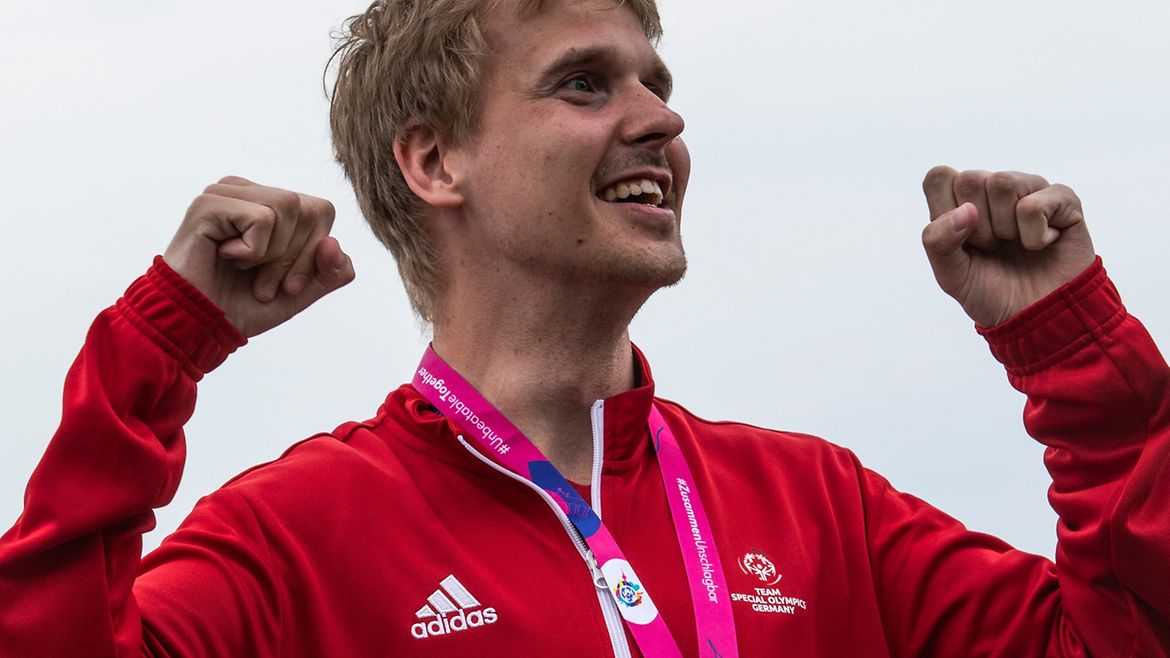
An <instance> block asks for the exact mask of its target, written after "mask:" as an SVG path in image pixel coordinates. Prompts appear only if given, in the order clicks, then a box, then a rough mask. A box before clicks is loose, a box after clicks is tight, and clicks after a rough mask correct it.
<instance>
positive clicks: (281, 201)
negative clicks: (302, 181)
mask: <svg viewBox="0 0 1170 658" xmlns="http://www.w3.org/2000/svg"><path fill="white" fill-rule="evenodd" d="M273 205H274V206H276V210H277V212H279V213H280V214H282V215H288V216H290V217H294V218H295V217H296V216H297V214H298V213H300V209H301V197H300V196H299V195H298V194H297V193H296V192H289V191H288V190H279V191H277V193H276V194H275V195H273Z"/></svg>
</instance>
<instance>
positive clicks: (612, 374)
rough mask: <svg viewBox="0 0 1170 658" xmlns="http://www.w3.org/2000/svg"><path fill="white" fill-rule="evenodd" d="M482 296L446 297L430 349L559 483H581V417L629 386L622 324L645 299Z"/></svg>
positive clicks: (584, 437) (584, 441) (587, 450)
mask: <svg viewBox="0 0 1170 658" xmlns="http://www.w3.org/2000/svg"><path fill="white" fill-rule="evenodd" d="M461 280H466V278H463V279H461ZM453 288H454V287H453ZM484 288H485V287H484V286H466V287H465V288H464V289H462V290H460V289H457V288H454V289H448V290H447V291H446V293H445V295H444V304H443V311H444V312H443V313H441V314H440V315H439V317H437V318H436V321H435V326H434V331H435V333H434V347H435V351H436V352H437V353H438V354H439V356H441V357H443V359H444V360H445V361H447V363H449V364H450V365H451V367H452V368H454V369H455V370H456V371H458V372H459V374H461V375H462V376H463V377H464V378H465V379H467V381H469V382H470V383H471V384H472V385H473V386H475V388H476V390H478V391H479V392H480V393H481V394H482V395H483V396H484V397H485V398H487V400H488V401H489V402H491V403H492V404H493V405H495V407H496V408H497V409H499V410H500V412H501V413H503V414H504V415H505V416H506V417H507V418H508V419H509V420H510V421H512V423H513V424H515V425H516V427H517V428H519V429H520V431H521V432H523V433H524V435H525V436H527V437H528V439H529V440H530V441H532V443H533V444H534V445H535V446H536V447H537V448H539V449H540V451H541V452H543V453H544V455H545V456H546V457H547V458H548V459H549V461H551V462H552V463H553V465H554V466H556V467H557V468H558V469H559V470H560V471H561V473H562V474H563V475H564V476H565V477H566V478H568V479H569V480H572V481H574V482H578V483H587V482H589V478H590V472H591V470H592V464H593V432H592V424H591V422H590V414H589V412H590V409H591V407H592V405H593V403H594V402H595V401H596V400H599V399H604V398H607V397H609V396H611V395H615V394H617V393H620V392H622V391H626V390H629V389H630V388H632V387H633V386H634V376H635V373H634V364H633V358H632V356H631V352H630V339H629V332H628V326H629V322H630V320H631V319H632V318H633V315H634V313H635V312H636V311H637V308H638V307H639V306H641V303H642V302H643V301H645V296H643V297H642V299H640V300H633V301H630V302H628V303H625V304H621V303H616V302H617V301H618V299H619V296H615V295H613V294H593V295H588V294H585V291H566V290H564V289H563V288H561V287H558V286H549V285H547V283H546V284H545V285H542V286H537V287H536V288H535V289H529V290H527V291H526V294H519V292H518V291H520V290H523V288H516V287H511V288H509V287H503V288H501V287H492V286H488V287H487V289H484ZM492 290H496V291H499V290H504V291H506V294H505V295H499V294H494V295H493V294H491V291H492ZM610 292H611V293H612V291H610Z"/></svg>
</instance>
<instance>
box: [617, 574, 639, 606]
mask: <svg viewBox="0 0 1170 658" xmlns="http://www.w3.org/2000/svg"><path fill="white" fill-rule="evenodd" d="M613 594H614V597H615V598H617V600H618V602H619V603H621V604H622V605H624V606H626V607H627V608H632V607H634V606H636V605H640V604H641V603H642V586H641V585H639V584H638V583H636V582H634V581H632V580H630V578H629V577H628V576H626V574H624V573H623V574H622V578H621V580H619V581H618V582H617V584H616V585H614V586H613Z"/></svg>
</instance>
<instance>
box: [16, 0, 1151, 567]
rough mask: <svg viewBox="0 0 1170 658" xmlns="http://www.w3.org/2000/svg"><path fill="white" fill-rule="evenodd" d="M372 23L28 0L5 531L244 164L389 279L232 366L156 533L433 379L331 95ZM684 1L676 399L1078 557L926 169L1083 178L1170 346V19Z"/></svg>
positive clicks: (672, 381)
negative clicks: (196, 201)
mask: <svg viewBox="0 0 1170 658" xmlns="http://www.w3.org/2000/svg"><path fill="white" fill-rule="evenodd" d="M363 8H364V5H363V4H360V3H349V2H336V1H333V2H321V1H317V2H307V1H305V0H295V1H285V2H273V1H265V2H251V3H234V2H232V3H229V2H226V1H224V0H205V1H203V2H198V3H194V2H183V3H173V2H144V1H137V2H132V1H127V2H120V3H80V2H77V3H66V4H61V3H35V4H34V3H19V4H18V3H4V4H3V5H0V26H2V27H0V30H2V33H3V38H0V56H2V61H3V62H4V65H3V66H2V67H0V89H3V92H2V93H3V100H2V102H0V191H2V193H3V199H4V202H3V205H2V210H0V221H2V222H3V235H4V237H5V240H4V248H3V252H2V253H3V258H2V259H0V277H2V280H3V281H5V283H6V285H4V286H2V287H0V308H3V309H4V321H3V322H0V344H2V345H3V348H2V350H0V373H2V374H0V393H2V394H0V418H3V419H4V423H5V433H6V436H5V437H4V438H3V440H0V526H3V527H4V528H7V527H8V526H9V525H10V524H11V523H12V522H13V521H14V520H15V519H16V517H17V515H18V514H19V512H20V509H21V499H22V495H23V491H24V483H25V482H26V480H27V478H28V476H29V474H30V473H31V471H32V469H33V467H34V466H35V464H36V461H37V459H38V458H39V456H40V454H41V453H42V451H43V450H44V447H45V445H46V443H47V441H48V439H49V437H50V436H51V434H52V432H53V430H54V428H55V426H56V423H57V421H58V419H59V413H60V411H59V408H60V390H61V381H62V379H63V377H64V374H65V371H66V369H67V367H68V365H69V363H70V362H71V361H72V359H73V357H74V356H75V354H76V351H77V349H78V348H79V346H80V345H81V342H82V339H83V337H84V334H85V331H86V328H87V327H88V325H89V322H90V320H91V319H92V317H93V316H94V315H95V314H96V313H97V312H98V311H99V310H100V309H102V308H103V307H105V306H107V305H109V304H110V303H112V302H113V301H114V299H116V298H117V296H118V295H119V294H120V293H121V291H122V290H124V289H125V287H126V286H127V285H128V284H129V283H130V281H131V280H133V278H134V277H136V276H137V275H138V274H140V273H141V272H142V271H144V270H145V268H146V267H147V266H148V265H149V263H150V259H151V257H152V256H153V255H154V254H156V253H160V252H161V251H162V250H163V249H164V248H165V246H166V244H167V242H168V241H169V239H170V236H171V234H172V233H173V232H174V230H175V228H176V227H177V225H178V222H179V220H180V218H181V217H182V216H183V213H184V211H185V209H186V207H187V204H188V203H189V202H190V200H191V199H192V198H193V197H194V196H195V195H196V194H198V193H199V191H200V190H201V189H202V188H203V187H204V186H205V185H206V184H208V183H210V182H213V181H214V180H216V179H217V178H219V177H220V176H222V175H225V174H229V173H230V174H239V175H244V176H247V177H250V178H253V179H254V180H257V181H260V182H263V183H266V184H271V185H278V186H282V187H287V188H291V189H296V190H300V191H304V192H309V193H312V194H317V195H320V196H325V197H328V198H330V199H331V200H333V201H334V203H335V204H336V205H337V207H338V221H337V225H336V229H335V234H336V235H338V236H339V239H340V240H341V242H342V244H343V246H344V247H346V248H347V250H348V251H349V252H350V253H351V254H352V255H353V257H354V260H355V263H356V266H357V270H358V279H357V281H356V282H355V283H354V284H353V285H351V286H350V287H349V288H347V289H345V290H343V291H341V292H339V293H337V294H335V295H334V296H332V297H330V298H327V299H325V300H324V301H322V302H321V303H319V304H318V305H317V306H315V307H314V308H312V309H310V310H309V311H308V312H306V313H305V314H303V315H302V316H299V317H298V318H296V320H295V321H293V322H291V323H289V324H288V325H286V326H283V327H281V328H279V329H278V330H275V331H273V332H271V333H269V334H266V335H263V336H261V337H259V338H257V339H254V340H253V341H252V342H251V343H250V344H249V345H248V346H247V347H246V348H245V349H243V350H242V351H240V352H238V353H237V354H236V355H234V356H233V357H232V358H231V359H230V360H229V361H228V362H227V363H226V364H225V365H224V366H223V367H222V368H221V369H220V370H219V371H217V372H215V373H213V374H212V375H210V376H208V377H207V378H206V379H205V380H204V383H203V384H202V385H201V389H200V400H199V405H198V409H197V411H196V415H195V418H194V419H193V420H192V421H191V423H189V425H188V428H187V429H188V449H189V459H188V462H187V468H186V473H185V475H184V479H183V482H182V486H181V487H180V489H179V493H178V496H177V497H176V500H175V501H174V503H172V505H170V506H169V507H167V508H165V509H164V510H162V511H160V513H159V524H160V530H159V531H156V532H155V533H152V534H151V535H150V536H148V537H147V540H146V544H147V546H148V548H149V547H153V546H154V545H156V544H157V543H158V541H160V540H161V537H162V534H164V533H167V532H170V531H171V530H172V529H173V528H174V527H175V525H177V523H178V522H179V520H180V519H181V518H182V517H183V516H185V515H186V514H187V512H188V511H189V510H190V508H191V506H192V505H193V504H194V502H195V500H196V499H197V498H198V497H199V496H201V495H203V494H205V493H207V492H210V491H212V490H213V489H215V488H216V487H217V486H219V485H220V484H221V483H223V482H224V481H225V480H226V479H228V478H229V477H231V476H232V475H234V474H235V473H237V472H239V471H241V470H243V469H244V468H246V467H248V466H250V465H252V464H255V463H258V462H262V461H266V460H269V459H273V458H275V457H276V456H278V455H279V454H280V453H281V452H282V450H283V449H284V448H285V447H286V446H287V445H288V444H290V443H292V442H293V441H295V440H297V439H299V438H302V437H304V436H308V435H310V434H312V433H314V432H316V431H319V430H328V429H331V428H333V427H334V426H336V425H337V424H339V423H340V422H342V421H344V420H348V419H363V418H367V417H370V416H372V415H373V413H374V412H375V410H376V408H377V407H378V405H379V404H380V403H381V401H382V399H383V398H384V396H385V394H386V393H387V392H388V391H389V390H390V389H391V388H393V387H395V386H397V385H398V384H399V383H400V382H402V381H404V380H406V379H407V378H408V376H409V375H410V373H411V371H412V368H413V367H414V365H415V364H416V362H417V358H418V356H419V354H420V352H421V349H422V347H423V345H424V344H425V338H424V337H423V335H422V334H421V332H420V331H419V327H418V325H417V323H416V322H415V320H414V319H413V317H412V316H411V314H410V312H409V310H408V306H407V303H406V300H405V296H404V294H403V292H402V289H401V286H400V284H399V282H398V280H397V275H396V272H395V270H394V267H393V265H392V262H391V258H390V256H389V255H388V254H387V253H386V252H384V251H383V250H382V249H381V248H380V246H379V245H378V244H377V242H376V241H375V240H374V239H373V238H372V236H371V234H370V233H369V231H368V229H367V228H366V226H365V224H364V221H363V220H362V218H361V217H360V215H359V214H358V212H357V210H356V207H355V203H354V201H353V195H352V192H351V190H350V188H349V186H348V184H347V183H346V182H345V181H344V179H343V178H342V176H341V174H340V172H339V169H338V168H337V166H336V165H335V164H334V163H333V160H332V156H331V152H330V146H329V138H328V126H327V104H326V101H325V100H324V97H323V93H322V88H321V70H322V66H323V64H324V62H325V60H326V59H327V57H328V55H329V52H330V45H331V42H330V39H329V33H330V31H331V30H332V29H335V28H337V27H339V26H340V25H341V22H342V20H343V19H344V18H345V17H346V16H348V15H350V14H352V13H355V12H357V11H360V10H361V9H363ZM662 12H663V18H664V24H665V26H666V29H667V33H666V37H665V39H664V40H663V43H662V52H663V55H664V57H665V58H666V60H667V62H668V64H669V65H670V66H671V68H672V69H673V71H674V74H675V78H676V87H677V92H676V96H675V100H674V103H673V104H674V106H675V108H676V109H677V110H679V111H680V112H681V113H682V114H683V116H684V117H685V118H686V119H687V122H688V127H687V131H686V133H685V135H686V138H687V140H688V143H689V145H690V148H691V151H692V153H693V157H694V174H693V177H692V180H691V187H690V191H689V193H688V195H687V207H686V211H685V213H684V222H683V228H684V236H685V240H686V245H687V249H688V253H689V256H690V262H691V270H690V273H689V274H688V276H687V278H686V280H685V281H684V282H683V283H682V284H681V285H680V286H678V287H677V288H674V289H671V290H668V291H665V292H663V293H660V294H659V295H658V296H656V297H655V298H654V299H653V300H651V302H650V304H649V305H648V306H647V307H646V309H645V310H644V311H643V312H642V314H641V315H640V316H639V317H638V318H637V320H636V321H635V323H634V328H633V335H634V339H635V341H636V342H637V343H638V344H639V345H640V346H641V347H642V348H643V349H644V350H645V351H646V352H647V354H648V355H649V357H650V359H651V363H652V365H653V366H654V368H655V375H656V377H657V379H658V382H659V392H660V394H662V395H664V396H666V397H669V398H672V399H675V400H678V401H681V402H682V403H684V404H686V405H687V406H689V407H690V408H691V409H692V410H693V411H695V412H696V413H698V414H700V415H702V416H705V417H709V418H729V419H736V420H743V421H747V422H751V423H753V424H757V425H763V426H767V427H776V428H782V429H790V430H796V431H802V432H808V433H813V434H818V435H820V436H824V437H826V438H828V439H829V440H832V441H834V442H836V443H839V444H842V445H845V446H847V447H849V448H851V449H853V450H854V451H856V452H857V453H858V454H859V455H860V457H861V459H862V461H863V462H864V463H866V464H867V465H868V466H870V467H871V468H874V469H875V470H877V471H879V472H881V473H883V474H884V475H886V476H887V477H888V478H890V479H891V481H892V482H893V483H894V484H895V486H897V487H899V488H901V489H903V490H905V491H909V492H912V493H915V494H917V495H919V496H921V497H923V498H925V499H927V500H929V501H930V502H932V503H934V504H935V505H937V506H939V507H941V508H942V509H943V510H945V511H947V512H949V513H951V514H952V515H954V516H956V517H958V518H960V519H961V520H963V521H964V522H966V523H967V524H968V525H969V526H970V527H972V528H974V529H978V530H983V531H988V532H991V533H993V534H996V535H999V536H1001V537H1003V538H1005V539H1007V540H1008V541H1009V542H1011V543H1013V544H1015V545H1016V546H1018V547H1020V548H1023V549H1026V550H1030V551H1035V552H1040V553H1044V554H1047V555H1050V556H1051V555H1052V553H1053V550H1054V545H1055V536H1054V524H1055V516H1054V514H1053V513H1052V512H1051V510H1050V509H1049V507H1048V504H1047V501H1046V498H1045V494H1046V490H1047V487H1048V482H1049V481H1048V477H1047V474H1046V472H1045V470H1044V468H1043V465H1042V463H1041V452H1042V450H1041V448H1040V446H1039V445H1038V444H1035V443H1034V442H1033V441H1032V440H1031V439H1029V438H1028V437H1027V436H1026V435H1025V433H1024V432H1023V429H1022V426H1021V423H1020V412H1021V408H1022V404H1023V399H1022V396H1020V395H1019V394H1017V393H1016V392H1015V391H1013V390H1012V389H1011V388H1010V387H1009V386H1008V384H1007V381H1006V378H1005V376H1004V375H1003V372H1002V369H1001V368H1000V366H999V365H998V364H997V363H996V362H995V361H994V360H993V359H992V358H991V356H990V354H989V352H988V350H987V348H986V346H985V344H984V343H983V341H982V339H980V338H979V337H978V336H977V335H976V334H975V333H974V332H973V331H972V329H971V323H970V322H969V321H968V320H967V319H966V317H965V315H964V314H963V313H962V311H961V309H959V307H958V306H957V305H956V304H954V303H953V302H952V301H951V300H950V299H949V298H947V297H945V296H944V295H943V294H942V293H941V292H939V291H938V290H937V288H936V287H935V284H934V281H933V279H932V277H931V275H930V270H929V268H928V266H927V263H926V259H925V257H924V255H923V254H922V249H921V246H920V243H919V232H920V230H921V227H922V225H923V224H924V223H925V221H926V220H927V212H926V205H925V203H924V201H923V199H922V195H921V192H920V188H919V184H920V181H921V178H922V175H923V173H924V172H925V171H926V170H927V169H928V168H929V167H930V166H931V165H934V164H937V163H948V164H951V165H952V166H955V167H957V168H986V169H1021V170H1025V171H1033V172H1035V173H1039V174H1042V175H1044V176H1046V177H1047V178H1049V180H1051V181H1054V182H1055V181H1059V182H1064V183H1067V184H1069V185H1071V186H1072V187H1073V188H1074V189H1075V190H1077V192H1078V193H1079V194H1080V195H1081V198H1082V199H1083V201H1084V205H1085V208H1086V214H1087V217H1088V220H1089V222H1090V226H1091V228H1092V231H1093V236H1094V239H1095V241H1096V244H1097V247H1098V251H1099V252H1100V253H1102V254H1103V256H1104V258H1105V262H1106V266H1107V267H1109V269H1110V272H1111V274H1112V276H1113V278H1114V280H1115V281H1116V282H1117V284H1118V286H1119V287H1120V289H1121V291H1122V294H1123V295H1124V297H1125V299H1126V301H1127V304H1128V306H1129V307H1130V309H1131V310H1132V311H1133V312H1134V313H1135V314H1137V315H1138V316H1139V317H1141V318H1142V319H1143V320H1144V321H1145V322H1146V324H1147V326H1148V327H1149V328H1150V329H1151V331H1152V333H1153V334H1154V336H1155V337H1156V338H1158V339H1160V340H1161V341H1162V342H1163V343H1164V344H1170V310H1168V309H1167V305H1166V301H1165V300H1166V296H1165V294H1164V290H1165V288H1166V286H1165V282H1166V280H1167V278H1168V275H1170V272H1168V270H1167V263H1166V257H1165V245H1166V243H1167V239H1168V238H1170V227H1168V226H1167V223H1166V219H1167V216H1168V212H1167V208H1168V206H1170V184H1168V182H1167V181H1168V180H1170V121H1168V120H1167V118H1168V117H1170V82H1168V81H1170V40H1168V39H1166V37H1165V35H1166V34H1167V33H1170V5H1168V4H1167V3H1165V2H1163V1H1161V0H1146V1H1142V2H1123V3H1119V4H1114V5H1112V6H1109V7H1106V6H1105V5H1104V3H1100V2H1086V1H1083V0H1078V1H1073V2H1069V1H1067V0H1065V1H1061V2H1057V1H1055V0H1046V1H1043V2H1019V1H1011V2H1009V1H1008V0H987V1H984V2H980V3H975V4H972V3H969V2H962V3H960V2H928V1H926V0H895V1H892V2H862V1H861V0H848V1H838V2H821V3H815V2H807V1H794V0H786V1H783V2H778V3H777V2H770V1H757V0H750V1H749V0H741V1H739V2H722V3H716V2H710V1H704V2H700V1H698V0H663V2H662ZM536 189H539V188H538V187H537V188H536ZM789 495H793V496H799V495H800V492H799V491H792V492H790V493H789ZM387 504H393V501H387ZM355 532H360V528H359V529H355Z"/></svg>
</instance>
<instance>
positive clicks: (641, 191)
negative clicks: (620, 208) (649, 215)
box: [597, 178, 664, 208]
mask: <svg viewBox="0 0 1170 658" xmlns="http://www.w3.org/2000/svg"><path fill="white" fill-rule="evenodd" d="M597 196H598V197H600V198H601V199H603V200H605V201H607V202H609V203H640V204H643V205H647V206H653V207H655V208H661V207H662V202H663V200H664V197H663V195H662V187H661V186H660V185H659V184H658V183H657V182H655V181H652V180H650V179H647V178H634V179H630V180H626V181H622V182H620V183H615V184H613V185H610V186H609V187H607V188H605V189H604V190H601V191H600V192H598V193H597Z"/></svg>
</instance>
